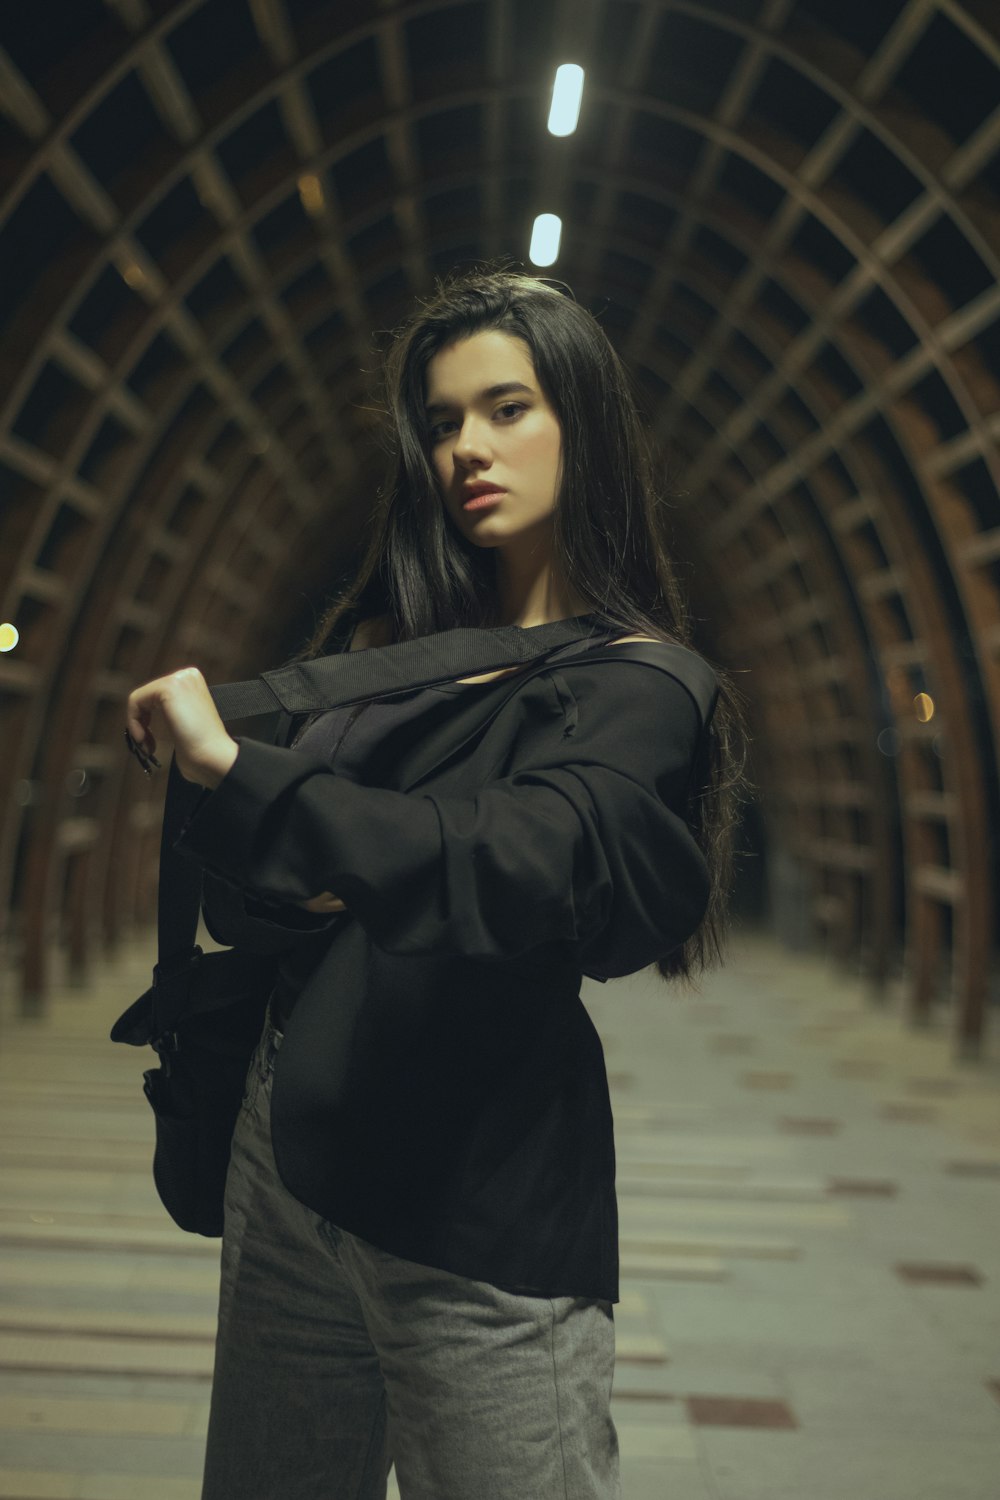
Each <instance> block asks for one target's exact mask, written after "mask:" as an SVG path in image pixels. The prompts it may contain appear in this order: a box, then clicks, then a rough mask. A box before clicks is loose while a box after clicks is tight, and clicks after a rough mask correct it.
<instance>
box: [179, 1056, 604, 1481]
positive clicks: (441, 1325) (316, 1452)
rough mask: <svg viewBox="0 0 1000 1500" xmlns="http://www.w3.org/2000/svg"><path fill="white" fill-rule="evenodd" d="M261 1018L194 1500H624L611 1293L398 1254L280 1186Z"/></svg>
mask: <svg viewBox="0 0 1000 1500" xmlns="http://www.w3.org/2000/svg"><path fill="white" fill-rule="evenodd" d="M280 1043H281V1035H280V1033H279V1032H275V1031H274V1030H273V1028H270V1027H268V1028H267V1029H266V1030H265V1034H264V1038H263V1040H262V1042H261V1045H260V1047H259V1049H258V1051H257V1054H256V1056H255V1058H254V1061H253V1064H252V1065H251V1068H250V1073H249V1076H248V1080H247V1093H246V1098H245V1100H244V1105H243V1111H242V1114H241V1116H240V1120H239V1123H238V1125H237V1128H236V1134H235V1137H234V1140H233V1156H232V1164H231V1166H230V1170H229V1178H228V1182H227V1186H226V1232H225V1236H224V1238H223V1250H222V1287H221V1294H220V1302H219V1333H218V1341H217V1345H216V1356H215V1377H214V1384H213V1388H212V1407H211V1415H210V1419H209V1429H208V1448H207V1454H206V1461H205V1484H204V1489H203V1491H202V1500H384V1497H385V1494H386V1480H387V1476H388V1473H389V1469H390V1467H391V1465H392V1463H393V1462H394V1463H395V1465H396V1479H397V1482H398V1484H399V1489H400V1494H401V1496H402V1497H403V1500H618V1497H619V1496H620V1494H621V1491H620V1487H619V1480H618V1440H617V1436H616V1433H615V1428H614V1424H613V1422H612V1420H611V1413H610V1397H611V1381H612V1375H613V1370H614V1323H613V1316H612V1308H611V1304H610V1303H608V1302H600V1301H592V1300H587V1299H582V1298H574V1297H556V1298H552V1299H549V1298H545V1297H524V1296H516V1295H514V1294H512V1293H510V1292H503V1291H500V1290H498V1289H497V1288H496V1287H494V1286H490V1285H488V1284H487V1283H486V1282H481V1281H470V1280H467V1279H466V1278H464V1277H461V1276H455V1275H452V1274H451V1273H450V1272H448V1271H439V1270H435V1269H433V1268H430V1267H427V1266H421V1265H417V1264H415V1263H414V1262H413V1261H407V1260H401V1259H399V1258H398V1257H397V1256H394V1255H389V1254H387V1253H386V1252H385V1251H383V1250H379V1249H376V1247H375V1246H373V1245H369V1244H367V1243H366V1242H365V1241H363V1240H360V1239H358V1238H357V1237H356V1236H354V1235H352V1234H348V1233H347V1232H345V1231H343V1230H340V1229H338V1228H336V1227H335V1226H334V1225H333V1224H330V1223H329V1222H328V1221H326V1220H324V1219H321V1218H319V1217H318V1216H317V1215H316V1214H314V1213H312V1212H311V1211H310V1210H309V1209H307V1208H305V1207H304V1206H303V1205H302V1204H301V1203H299V1202H298V1200H297V1199H295V1198H293V1197H292V1196H291V1194H290V1193H289V1192H288V1191H287V1190H286V1189H285V1188H284V1187H283V1186H282V1184H281V1182H280V1181H279V1179H278V1176H277V1172H276V1169H275V1165H274V1156H273V1153H272V1150H271V1137H270V1093H271V1089H270V1083H271V1075H272V1070H273V1066H274V1056H275V1053H276V1051H277V1048H278V1047H279V1046H280Z"/></svg>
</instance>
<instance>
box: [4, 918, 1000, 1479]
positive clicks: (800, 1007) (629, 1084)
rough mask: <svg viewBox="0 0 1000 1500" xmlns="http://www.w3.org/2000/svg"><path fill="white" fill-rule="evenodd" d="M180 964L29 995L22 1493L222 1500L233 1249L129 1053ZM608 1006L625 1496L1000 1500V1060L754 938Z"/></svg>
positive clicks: (7, 1161)
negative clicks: (201, 1234) (211, 1443)
mask: <svg viewBox="0 0 1000 1500" xmlns="http://www.w3.org/2000/svg"><path fill="white" fill-rule="evenodd" d="M205 946H213V945H211V944H210V943H208V942H206V944H205ZM151 962H152V960H151V955H150V951H149V947H148V945H147V944H146V943H145V942H144V943H142V944H139V945H137V946H136V947H135V948H134V949H133V950H132V951H130V953H129V954H128V955H127V956H125V957H123V958H122V959H121V960H120V961H118V962H117V963H116V964H115V965H114V966H104V968H103V970H102V972H101V973H100V974H99V975H98V976H96V977H95V980H94V982H93V984H92V985H91V987H90V989H89V990H87V991H80V990H72V989H68V988H62V987H61V988H59V990H58V991H57V993H56V994H55V996H54V999H53V1002H52V1005H51V1008H50V1017H49V1019H48V1020H47V1021H45V1022H31V1023H27V1022H19V1021H17V1020H16V1019H15V1018H14V1015H13V1012H14V1009H15V1006H14V1001H13V997H12V994H11V988H12V987H11V986H9V985H8V987H7V991H6V993H5V995H4V997H3V999H2V1003H0V1500H197V1497H198V1494H199V1474H200V1469H201V1458H202V1445H203V1441H204V1432H205V1421H206V1412H207V1403H208V1392H209V1380H210V1372H211V1358H212V1340H213V1319H214V1306H215V1293H216V1281H217V1267H218V1245H217V1243H215V1242H210V1241H206V1240H201V1239H198V1238H195V1237H192V1236H188V1235H185V1234H183V1233H181V1231H179V1230H177V1229H175V1228H174V1226H173V1225H172V1224H171V1222H170V1221H169V1219H167V1217H166V1215H165V1213H164V1212H163V1210H162V1209H161V1208H160V1205H159V1202H158V1200H157V1198H156V1196H155V1193H154V1191H153V1188H152V1185H151V1181H150V1176H149V1158H150V1149H151V1137H152V1118H151V1116H150V1115H149V1112H148V1108H147V1106H146V1104H145V1101H144V1100H143V1098H142V1095H141V1089H140V1082H141V1072H142V1068H143V1067H144V1066H146V1065H147V1058H146V1056H145V1055H144V1054H142V1053H139V1052H136V1051H133V1050H132V1049H131V1048H126V1047H115V1046H112V1045H111V1044H110V1043H109V1042H108V1041H107V1040H106V1038H107V1030H108V1026H109V1024H110V1022H111V1021H112V1020H113V1019H114V1017H115V1016H116V1015H117V1014H118V1012H119V1011H120V1010H121V1009H123V1008H124V1006H125V1004H127V1003H128V1002H129V1001H130V1000H132V999H133V998H134V996H135V995H136V994H138V993H139V992H140V991H141V990H142V989H144V988H145V986H146V984H147V983H148V974H149V969H150V966H151ZM584 994H585V999H586V1001H587V1003H588V1005H589V1007H590V1009H591V1013H592V1014H593V1016H594V1019H595V1021H596V1023H597V1026H598V1028H599V1030H600V1032H601V1034H602V1036H603V1038H604V1041H605V1046H606V1050H607V1057H608V1067H609V1071H610V1074H611V1080H612V1092H613V1098H614V1103H615V1114H616V1119H617V1132H618V1155H619V1192H620V1202H621V1221H622V1229H621V1249H622V1267H623V1291H622V1300H621V1303H620V1305H619V1307H618V1308H617V1309H616V1314H617V1328H618V1370H617V1376H616V1386H615V1392H616V1394H615V1403H614V1405H615V1417H616V1421H617V1424H618V1430H619V1436H620V1440H621V1449H622V1456H623V1479H624V1495H625V1500H1000V1293H998V1289H1000V1042H998V1041H996V1040H994V1039H992V1038H991V1039H990V1041H989V1044H988V1046H987V1048H986V1051H985V1056H984V1058H983V1059H982V1060H981V1061H979V1062H978V1063H957V1062H956V1061H954V1056H953V1047H952V1043H951V1038H950V1034H949V1023H948V1018H947V1016H946V1015H944V1014H941V1015H939V1017H938V1018H937V1019H936V1021H935V1022H934V1023H933V1024H932V1025H931V1027H930V1028H929V1029H927V1030H922V1031H914V1030H912V1029H910V1028H909V1027H908V1026H907V1024H906V1022H905V1020H904V1019H903V1016H902V1005H901V996H900V995H899V994H898V993H897V994H895V996H894V997H892V996H891V997H890V999H889V1000H888V1002H887V1003H886V1004H885V1005H884V1007H883V1008H881V1009H875V1008H873V1007H872V1005H871V1003H870V1002H869V1000H868V998H867V997H866V996H865V994H864V993H863V990H862V987H861V985H860V984H858V983H857V982H856V981H853V980H850V979H845V978H843V977H838V976H837V975H836V974H835V973H834V972H833V971H832V970H831V969H830V967H829V966H828V965H827V964H826V963H825V962H824V961H823V960H821V959H818V958H814V957H809V956H804V955H802V954H792V953H788V952H786V951H783V950H781V949H779V948H777V947H776V946H775V945H774V944H773V943H771V942H770V941H768V940H766V939H764V938H762V937H760V936H752V935H749V934H748V935H744V936H742V937H741V938H740V939H739V940H738V941H737V942H736V943H735V944H734V946H733V949H732V951H731V954H730V958H729V962H728V965H727V967H726V968H725V969H724V970H723V971H721V972H720V973H716V974H713V975H711V976H710V977H708V978H706V979H704V980H703V981H702V982H701V987H700V991H698V992H693V993H688V992H685V991H683V990H682V989H679V988H678V987H676V986H674V987H672V988H667V987H666V986H664V985H662V984H661V983H659V981H655V980H654V981H651V980H650V978H649V977H648V976H633V977H632V978H631V979H627V980H619V981H614V982H612V983H609V984H607V985H597V984H593V983H591V982H589V981H588V982H587V987H586V990H585V992H584ZM993 1031H994V1032H1000V1017H994V1023H993ZM390 1494H391V1495H395V1494H396V1492H395V1490H394V1489H391V1490H390ZM275 1500H281V1497H280V1496H276V1497H275ZM330 1500H338V1497H333V1496H331V1497H330ZM469 1500H477V1497H473V1496H470V1497H469ZM526 1500H527V1497H526ZM532 1500H534V1497H532Z"/></svg>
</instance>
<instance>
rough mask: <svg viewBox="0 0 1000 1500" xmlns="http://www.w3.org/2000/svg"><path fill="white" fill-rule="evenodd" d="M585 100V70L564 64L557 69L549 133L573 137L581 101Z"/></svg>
mask: <svg viewBox="0 0 1000 1500" xmlns="http://www.w3.org/2000/svg"><path fill="white" fill-rule="evenodd" d="M582 98H583V69H582V68H581V67H580V66H579V64H578V63H563V64H562V65H561V66H560V67H558V68H556V77H555V82H554V83H553V85H552V104H551V107H550V109H549V132H550V134H552V135H572V134H573V132H574V130H575V129H576V123H577V121H578V120H579V118H580V100H581V99H582Z"/></svg>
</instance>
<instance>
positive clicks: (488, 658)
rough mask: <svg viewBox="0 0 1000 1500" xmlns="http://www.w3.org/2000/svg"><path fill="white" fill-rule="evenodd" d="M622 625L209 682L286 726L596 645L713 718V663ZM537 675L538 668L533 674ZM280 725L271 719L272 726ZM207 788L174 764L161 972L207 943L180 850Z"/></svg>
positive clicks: (238, 704)
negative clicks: (654, 673)
mask: <svg viewBox="0 0 1000 1500" xmlns="http://www.w3.org/2000/svg"><path fill="white" fill-rule="evenodd" d="M620 629H621V627H610V628H609V627H608V626H605V625H601V624H597V623H595V622H594V621H593V620H592V619H591V618H590V617H587V616H583V617H580V618H577V619H572V620H557V621H554V622H552V623H551V624H548V625H537V626H532V627H529V628H527V629H522V628H521V627H520V626H514V625H510V626H502V627H500V628H499V629H496V630H488V629H459V630H448V631H442V632H440V633H438V634H436V635H433V636H425V637H421V638H419V639H417V640H413V641H403V642H399V643H397V644H396V645H393V646H378V647H372V648H370V649H368V650H365V651H350V652H349V651H342V652H338V653H336V654H334V655H331V656H328V657H320V658H317V659H316V660H313V661H306V662H299V663H296V664H294V665H292V666H290V667H282V668H279V669H278V670H277V671H274V672H265V673H263V674H262V675H261V676H260V677H258V678H254V679H253V680H251V681H247V682H237V683H225V684H223V685H222V686H219V687H214V688H210V689H209V691H210V692H211V694H212V697H213V700H214V702H215V704H216V707H217V708H218V710H219V714H220V716H221V717H222V719H223V720H224V721H228V720H232V719H240V720H243V719H249V718H262V717H265V716H272V718H274V719H276V720H277V721H278V723H279V724H284V725H286V724H287V721H288V718H289V716H290V715H292V714H295V713H301V712H314V711H315V710H317V709H327V708H335V707H339V706H341V705H344V704H350V703H356V702H359V701H361V700H363V699H365V698H372V697H377V696H385V695H390V694H392V693H393V692H402V691H404V690H409V689H412V688H415V687H421V686H425V685H426V686H431V685H433V684H435V683H440V682H453V681H454V680H455V679H456V678H459V677H467V676H473V675H475V674H477V673H481V672H487V671H490V670H492V669H495V668H500V667H505V666H513V665H516V664H518V663H519V662H531V663H533V664H534V667H535V670H536V671H541V670H544V669H545V668H546V667H547V666H548V665H549V663H550V662H553V661H556V660H560V661H562V660H564V659H567V658H571V657H574V656H582V655H583V653H585V652H587V651H589V650H591V649H592V648H594V647H595V646H597V647H598V650H597V651H596V653H595V659H598V660H603V659H605V658H608V657H612V658H613V657H617V656H622V655H624V656H627V657H629V658H633V659H635V660H639V661H643V662H646V663H647V664H648V665H650V666H655V667H658V668H660V669H661V670H663V671H666V672H668V673H669V674H670V675H671V676H674V677H676V678H677V679H678V681H680V682H681V683H682V684H683V686H684V687H685V688H686V689H687V690H688V692H689V693H690V694H691V696H692V698H693V699H694V701H695V703H696V704H697V706H698V710H699V713H700V714H701V719H702V724H703V726H704V725H707V724H708V722H709V720H710V719H711V714H712V710H713V708H714V706H715V692H716V691H717V687H716V683H715V676H714V673H713V672H712V670H711V668H710V667H709V666H708V664H707V663H706V662H705V661H704V660H703V659H702V658H701V657H700V656H698V655H697V654H696V653H695V652H693V651H690V650H688V649H687V648H686V647H683V646H677V645H671V644H667V643H665V642H659V641H657V642H655V643H652V644H642V643H639V642H629V643H628V644H626V645H621V646H613V647H609V646H608V645H607V642H608V641H609V640H612V639H613V638H614V637H615V636H616V635H618V634H620ZM532 675H533V674H532ZM271 727H272V728H273V727H274V726H273V725H272V726H271ZM203 795H204V792H203V788H201V787H199V786H197V785H195V783H193V782H189V781H186V780H185V779H184V777H183V776H181V774H180V771H179V770H178V769H177V762H176V757H175V758H174V759H172V761H171V764H170V774H169V778H168V782H167V792H166V799H165V803H164V810H163V827H162V833H161V839H160V884H159V895H158V901H157V913H158V942H157V965H156V968H155V969H154V984H155V983H156V982H157V978H158V975H162V976H164V978H166V977H167V976H168V975H171V974H175V973H176V972H177V971H178V970H179V969H183V968H184V966H185V965H186V964H188V963H189V962H190V961H191V959H192V958H197V957H198V956H199V955H200V953H201V950H200V948H198V947H197V946H196V945H195V936H196V934H197V930H198V916H199V912H200V909H201V885H202V881H201V870H200V867H199V866H198V865H197V864H196V863H195V862H194V861H193V860H190V859H186V858H184V857H183V856H182V855H179V854H178V853H177V852H176V851H175V849H174V847H173V846H174V844H175V843H176V842H177V840H178V838H179V837H180V835H181V833H182V831H183V829H184V826H185V824H186V822H187V820H188V819H189V817H190V816H191V814H192V812H193V811H194V809H195V807H196V805H197V803H198V802H199V801H200V800H201V798H202V796H203Z"/></svg>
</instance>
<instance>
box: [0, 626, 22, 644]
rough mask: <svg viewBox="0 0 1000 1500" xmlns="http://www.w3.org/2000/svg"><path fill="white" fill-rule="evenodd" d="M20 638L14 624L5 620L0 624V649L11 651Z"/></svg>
mask: <svg viewBox="0 0 1000 1500" xmlns="http://www.w3.org/2000/svg"><path fill="white" fill-rule="evenodd" d="M20 639H21V637H20V635H19V634H18V631H17V626H16V625H11V624H9V623H8V622H6V621H5V622H4V624H2V625H0V651H13V649H14V647H15V646H16V645H17V643H18V641H19V640H20Z"/></svg>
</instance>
